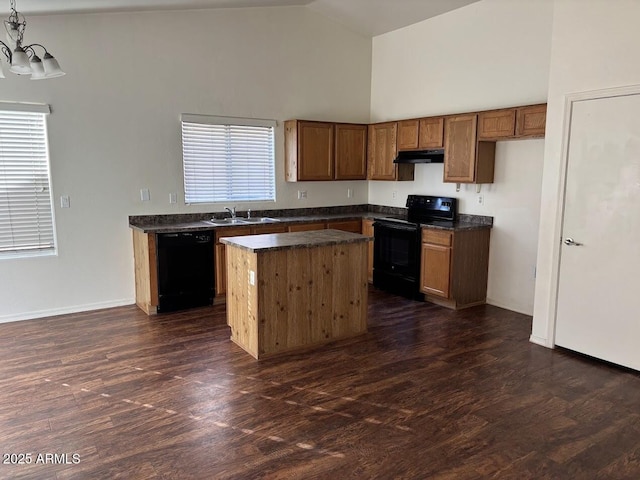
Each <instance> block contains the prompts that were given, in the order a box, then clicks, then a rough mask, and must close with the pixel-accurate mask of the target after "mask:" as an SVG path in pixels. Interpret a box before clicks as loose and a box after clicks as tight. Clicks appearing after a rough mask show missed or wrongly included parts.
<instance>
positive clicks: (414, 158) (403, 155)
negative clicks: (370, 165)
mask: <svg viewBox="0 0 640 480" xmlns="http://www.w3.org/2000/svg"><path fill="white" fill-rule="evenodd" d="M393 163H444V148H438V149H435V150H406V151H402V152H398V156H397V157H396V159H395V160H394V161H393Z"/></svg>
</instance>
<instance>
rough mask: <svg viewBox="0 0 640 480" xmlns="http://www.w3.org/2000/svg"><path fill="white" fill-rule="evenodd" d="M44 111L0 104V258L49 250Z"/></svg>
mask: <svg viewBox="0 0 640 480" xmlns="http://www.w3.org/2000/svg"><path fill="white" fill-rule="evenodd" d="M48 111H49V108H48V106H46V105H34V106H30V105H26V106H25V105H21V104H2V103H0V255H7V254H15V253H27V252H29V253H34V252H46V251H53V249H54V234H53V215H52V211H51V188H50V183H49V154H48V148H47V133H46V121H45V114H46V113H48Z"/></svg>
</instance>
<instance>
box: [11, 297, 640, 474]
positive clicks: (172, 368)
mask: <svg viewBox="0 0 640 480" xmlns="http://www.w3.org/2000/svg"><path fill="white" fill-rule="evenodd" d="M369 314H370V328H369V333H368V334H367V335H365V336H362V337H359V338H356V339H352V340H349V341H343V342H338V343H333V344H329V345H328V346H325V347H322V348H319V349H317V350H314V351H312V352H307V353H304V354H293V355H288V356H283V357H279V358H274V359H270V360H265V361H260V362H257V361H255V360H254V359H253V358H251V357H250V356H249V355H248V354H247V353H245V352H244V351H242V350H241V349H240V348H239V347H237V346H236V345H234V344H232V343H231V342H230V341H229V330H228V327H226V325H225V310H224V305H218V306H215V307H212V308H207V309H198V310H195V311H191V312H188V313H176V314H166V315H161V316H157V317H147V316H146V315H144V314H143V313H142V312H141V311H139V310H138V309H137V308H136V307H123V308H115V309H109V310H102V311H98V312H90V313H83V314H77V315H66V316H60V317H55V318H49V319H42V320H32V321H26V322H16V323H9V324H2V325H0V406H1V408H0V445H1V451H2V455H3V458H2V460H3V463H2V464H0V478H2V479H5V478H29V479H51V478H54V479H67V478H72V479H83V480H84V479H115V478H122V479H231V478H233V479H254V478H274V479H285V478H286V479H298V478H300V479H302V478H304V479H309V478H327V479H349V478H353V479H370V478H379V479H395V478H411V479H413V478H416V479H427V478H429V479H456V480H458V479H476V478H506V479H510V478H513V479H527V478H532V479H545V478H549V479H594V478H602V479H616V478H629V479H637V478H640V377H639V376H638V374H636V373H634V372H629V371H627V370H623V369H620V368H617V367H614V366H611V365H608V364H605V363H601V362H598V361H595V360H592V359H589V358H585V357H582V356H578V355H575V354H571V353H569V352H564V351H552V350H548V349H545V348H542V347H539V346H536V345H533V344H531V343H529V341H528V338H529V334H530V331H531V319H530V317H527V316H524V315H520V314H517V313H513V312H509V311H507V310H503V309H500V308H496V307H491V306H483V307H475V308H471V309H468V310H464V311H460V312H454V311H449V310H447V309H444V308H440V307H437V306H434V305H431V304H425V303H418V302H412V301H410V300H405V299H402V298H399V297H395V296H391V295H388V294H385V293H382V292H379V291H377V290H375V289H371V290H370V306H369ZM24 453H31V454H32V457H31V463H30V464H25V465H11V464H6V462H7V461H8V463H11V462H12V461H17V460H19V459H20V458H19V457H11V456H8V454H24ZM47 453H49V454H58V456H57V457H53V456H49V457H46V456H45V454H47ZM65 453H66V454H68V456H67V457H64V456H62V455H60V454H65ZM38 454H42V455H41V456H38ZM73 454H77V456H76V457H73ZM22 459H23V460H25V461H28V460H27V459H26V458H22ZM47 460H48V461H47ZM78 460H79V462H78ZM74 461H75V462H76V463H74Z"/></svg>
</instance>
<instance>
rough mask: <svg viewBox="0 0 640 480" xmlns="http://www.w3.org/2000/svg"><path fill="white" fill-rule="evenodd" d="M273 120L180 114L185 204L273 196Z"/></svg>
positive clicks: (252, 199)
mask: <svg viewBox="0 0 640 480" xmlns="http://www.w3.org/2000/svg"><path fill="white" fill-rule="evenodd" d="M274 127H275V122H274V121H269V120H253V119H238V118H230V117H207V116H199V115H183V116H182V156H183V167H184V191H185V202H186V203H205V202H229V201H270V200H275V160H274Z"/></svg>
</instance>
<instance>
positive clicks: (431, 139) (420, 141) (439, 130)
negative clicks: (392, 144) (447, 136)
mask: <svg viewBox="0 0 640 480" xmlns="http://www.w3.org/2000/svg"><path fill="white" fill-rule="evenodd" d="M443 134H444V118H443V117H429V118H420V119H413V120H402V121H399V122H398V151H402V150H418V149H427V148H442V146H443V141H444V135H443Z"/></svg>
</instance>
